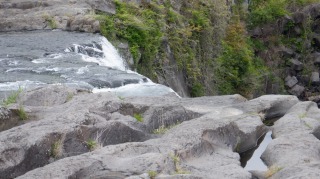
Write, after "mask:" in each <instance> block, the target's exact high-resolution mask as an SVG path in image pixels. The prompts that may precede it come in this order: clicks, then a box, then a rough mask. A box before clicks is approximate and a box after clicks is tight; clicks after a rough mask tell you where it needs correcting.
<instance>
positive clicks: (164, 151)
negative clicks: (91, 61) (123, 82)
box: [0, 85, 320, 179]
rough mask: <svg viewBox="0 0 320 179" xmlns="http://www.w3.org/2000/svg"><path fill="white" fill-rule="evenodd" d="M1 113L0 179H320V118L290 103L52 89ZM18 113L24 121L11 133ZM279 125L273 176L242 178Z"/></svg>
mask: <svg viewBox="0 0 320 179" xmlns="http://www.w3.org/2000/svg"><path fill="white" fill-rule="evenodd" d="M43 94H45V95H43ZM7 108H8V109H6V108H1V120H0V121H1V126H6V128H2V130H3V131H2V132H1V133H0V143H1V145H0V146H1V147H0V176H1V177H0V178H14V177H19V178H33V179H34V178H66V177H68V178H253V177H254V176H257V177H260V178H267V175H271V174H270V172H272V170H276V171H273V172H274V173H272V175H273V178H283V176H285V177H291V176H292V177H293V176H308V178H318V177H319V176H318V174H319V167H317V166H319V164H320V158H319V154H318V152H317V151H319V150H320V141H319V140H318V138H319V130H320V122H319V120H318V118H319V109H318V108H317V106H316V104H315V103H313V102H299V101H298V99H297V98H296V97H294V96H281V95H269V96H262V97H260V98H257V99H253V100H250V101H248V100H246V99H245V98H243V97H241V96H239V95H230V96H216V97H201V98H194V99H188V98H178V97H176V96H175V95H173V96H166V97H165V96H163V97H127V98H123V97H121V96H115V95H114V94H112V93H99V94H92V93H88V92H85V91H79V90H76V89H70V88H67V87H64V86H59V85H58V86H57V85H52V86H48V87H45V88H39V89H35V90H33V91H29V92H22V93H21V94H20V95H19V99H18V102H17V103H16V104H11V105H9V106H8V107H7ZM22 108H23V109H24V111H25V112H26V114H27V116H28V119H27V120H25V121H23V124H20V125H18V126H14V125H12V124H10V123H11V121H12V120H13V123H14V124H15V125H16V123H15V118H19V115H18V114H19V113H18V112H17V111H19V110H21V109H22ZM283 115H284V116H283ZM277 116H283V117H282V118H280V120H278V121H277V122H276V123H275V126H274V127H272V128H271V129H273V132H274V134H273V137H274V138H275V139H274V140H273V141H272V142H271V144H270V145H269V146H268V148H267V150H266V151H265V152H264V154H263V160H264V161H265V162H266V164H267V165H268V167H269V168H270V171H267V172H266V173H263V172H252V173H253V174H252V173H250V172H248V171H246V170H244V169H243V168H242V167H241V165H240V156H239V152H243V151H246V150H248V149H250V148H253V147H254V146H256V142H257V140H258V138H259V137H260V136H262V135H263V134H265V133H266V132H267V131H268V130H269V128H268V127H266V126H265V125H264V124H263V121H264V120H265V119H269V118H273V117H277ZM306 150H307V151H306ZM293 171H294V172H293ZM268 172H269V173H268Z"/></svg>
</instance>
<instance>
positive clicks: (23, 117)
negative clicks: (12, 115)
mask: <svg viewBox="0 0 320 179" xmlns="http://www.w3.org/2000/svg"><path fill="white" fill-rule="evenodd" d="M17 114H18V116H19V118H20V120H22V121H24V120H27V119H28V114H27V113H26V111H25V109H24V107H23V106H20V107H19V109H18V110H17Z"/></svg>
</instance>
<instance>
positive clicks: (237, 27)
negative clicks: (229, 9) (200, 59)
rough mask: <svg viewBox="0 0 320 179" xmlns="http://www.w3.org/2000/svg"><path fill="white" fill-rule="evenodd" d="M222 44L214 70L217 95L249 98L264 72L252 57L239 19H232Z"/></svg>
mask: <svg viewBox="0 0 320 179" xmlns="http://www.w3.org/2000/svg"><path fill="white" fill-rule="evenodd" d="M222 44H223V51H222V54H221V55H220V56H219V57H218V59H217V61H218V68H217V70H216V75H217V77H218V79H217V80H218V81H217V84H218V90H219V93H220V94H235V93H239V94H241V95H243V96H246V97H249V96H250V95H251V94H253V92H254V91H255V90H256V88H257V85H259V84H260V83H261V82H260V81H259V76H261V73H263V72H264V64H263V63H262V62H261V61H260V60H258V59H256V58H255V57H254V53H253V48H252V47H251V45H250V44H252V43H250V40H249V38H248V37H247V36H246V28H245V25H244V24H243V23H242V22H241V21H240V19H239V18H236V17H235V18H233V20H232V22H231V23H230V25H229V27H228V28H227V30H226V37H225V39H224V41H223V43H222Z"/></svg>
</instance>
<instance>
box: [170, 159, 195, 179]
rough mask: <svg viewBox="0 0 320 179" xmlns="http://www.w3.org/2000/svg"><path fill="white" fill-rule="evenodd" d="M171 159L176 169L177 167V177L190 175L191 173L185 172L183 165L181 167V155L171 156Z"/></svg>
mask: <svg viewBox="0 0 320 179" xmlns="http://www.w3.org/2000/svg"><path fill="white" fill-rule="evenodd" d="M170 156H171V159H172V160H173V163H174V167H175V173H174V174H176V175H180V174H190V172H189V171H186V170H183V169H182V167H181V165H180V157H179V155H173V154H171V155H170Z"/></svg>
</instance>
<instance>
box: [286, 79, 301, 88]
mask: <svg viewBox="0 0 320 179" xmlns="http://www.w3.org/2000/svg"><path fill="white" fill-rule="evenodd" d="M285 82H286V83H285V85H286V86H287V87H289V88H292V87H293V86H294V85H296V84H297V83H298V79H297V78H296V77H295V76H287V78H286V79H285Z"/></svg>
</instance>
